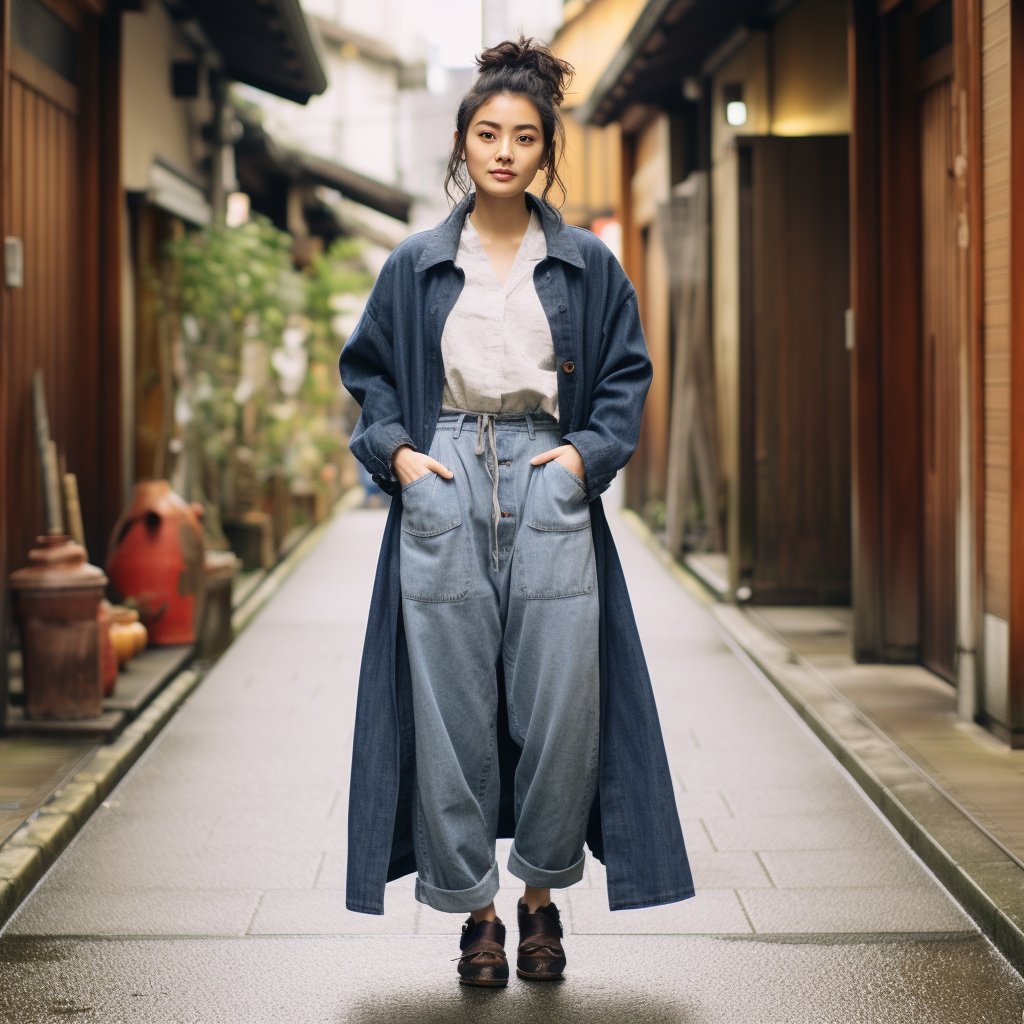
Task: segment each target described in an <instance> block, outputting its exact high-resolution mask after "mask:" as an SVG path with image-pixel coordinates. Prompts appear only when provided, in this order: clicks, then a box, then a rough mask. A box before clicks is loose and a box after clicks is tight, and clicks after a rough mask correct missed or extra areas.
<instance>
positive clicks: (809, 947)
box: [0, 511, 1024, 1024]
mask: <svg viewBox="0 0 1024 1024" xmlns="http://www.w3.org/2000/svg"><path fill="white" fill-rule="evenodd" d="M612 520H613V526H614V529H615V531H616V539H617V542H618V543H619V546H620V551H621V555H622V560H623V564H624V567H625V570H626V575H627V579H628V582H629V585H630V590H631V593H632V595H633V598H634V604H635V607H636V612H637V616H638V621H639V626H640V632H641V637H642V639H643V642H644V646H645V650H646V652H647V655H648V659H649V663H650V667H651V673H652V678H653V682H654V686H655V691H656V696H657V699H658V704H659V709H660V713H661V716H662V721H663V725H664V732H665V737H666V744H667V750H668V756H669V761H670V764H671V767H672V771H673V777H674V779H675V782H676V788H677V800H678V806H679V811H680V817H681V819H682V821H683V829H684V834H685V836H686V841H687V848H688V850H689V851H690V852H691V854H692V860H693V869H694V877H695V881H696V886H697V896H696V897H695V898H694V899H692V900H688V901H685V902H683V903H680V904H674V905H671V906H667V907H659V908H652V909H649V910H638V911H621V912H617V913H614V914H613V913H611V912H609V910H608V906H607V894H606V891H605V873H604V868H603V867H602V866H601V865H600V864H599V863H598V862H596V861H594V860H593V859H591V860H590V861H589V862H588V865H587V870H586V873H585V876H584V878H583V879H582V880H581V882H580V883H579V884H577V885H576V886H573V887H572V888H571V889H570V890H568V891H567V892H566V893H564V894H562V895H561V896H560V897H558V902H559V905H560V906H561V907H562V908H563V910H564V920H565V924H566V932H567V940H566V944H567V949H568V954H569V960H570V968H569V970H570V975H569V977H568V979H567V980H566V982H565V983H564V984H562V985H560V986H546V987H544V988H543V989H538V988H536V987H534V988H531V987H530V986H529V985H527V984H525V983H520V982H514V983H513V984H512V985H511V986H510V989H509V990H508V991H507V992H504V993H488V994H486V995H489V996H490V997H491V999H490V1000H488V999H486V998H485V999H483V1000H481V998H480V997H481V993H477V992H466V991H462V990H460V989H459V988H458V986H457V985H456V984H455V983H454V981H453V979H454V967H453V965H452V963H451V958H452V956H453V954H454V953H455V952H456V945H455V936H456V935H457V934H458V932H459V929H460V926H461V919H460V917H459V916H458V915H447V914H439V913H437V912H436V911H433V910H431V909H430V908H427V907H423V906H421V905H419V904H417V903H416V902H415V900H414V899H413V893H412V879H411V878H404V879H399V880H397V881H396V882H394V883H391V884H390V885H389V886H388V891H387V894H386V897H385V905H386V913H385V915H384V916H383V917H368V916H365V915H359V914H352V913H350V912H348V911H347V910H345V908H344V877H345V850H346V844H347V836H346V830H345V823H346V807H347V786H348V768H349V764H348V762H349V757H350V751H351V741H352V726H353V715H354V708H355V692H356V681H357V674H358V666H359V658H360V652H361V645H362V636H363V628H364V622H365V616H366V612H367V609H368V606H369V592H370V585H371V581H372V575H373V568H374V565H375V562H376V556H377V549H378V545H379V539H380V534H381V530H382V527H383V514H381V513H376V512H365V511H353V512H350V513H347V514H345V515H342V516H340V517H339V518H338V519H337V520H336V521H335V522H334V523H333V524H332V525H331V526H330V528H329V529H328V530H327V531H326V533H325V534H324V537H323V539H322V541H321V542H320V543H319V545H318V546H317V547H316V549H315V550H314V551H313V552H312V553H311V554H310V555H309V556H308V558H307V559H306V560H305V562H303V563H302V564H301V565H300V566H299V567H298V568H297V569H296V570H295V572H294V574H293V575H292V576H291V577H290V578H289V580H288V581H287V582H286V583H285V584H284V585H283V586H282V588H281V589H280V591H279V592H278V593H276V594H275V595H274V597H273V598H271V600H270V601H269V603H268V604H267V605H266V607H265V608H264V609H263V610H262V612H260V613H259V615H258V616H257V617H256V619H255V620H254V621H253V623H252V624H251V625H250V626H249V627H248V629H247V630H246V631H245V632H244V633H243V634H242V635H241V637H240V638H239V639H238V640H237V641H236V643H235V644H234V646H233V647H232V648H230V649H229V651H228V652H227V654H226V655H225V656H224V657H223V658H222V659H221V660H220V661H219V662H218V663H217V665H216V666H215V667H214V668H213V670H212V671H211V672H210V674H209V675H208V677H207V678H206V679H205V680H204V681H203V683H202V684H201V686H200V687H199V688H198V689H197V690H196V691H195V692H194V693H193V694H192V696H191V697H190V698H189V700H188V701H187V703H186V704H185V705H184V706H183V708H182V709H181V710H180V711H179V712H178V714H177V715H176V716H175V717H174V719H173V720H172V721H171V722H170V724H169V725H168V726H167V727H166V728H165V730H164V731H163V732H162V733H161V734H160V736H159V737H158V738H157V739H156V741H155V742H154V743H153V744H152V746H151V747H150V748H149V749H148V751H147V752H146V753H145V755H144V756H143V757H142V758H141V759H140V761H139V762H138V763H137V764H136V765H135V767H134V768H133V769H132V771H131V772H130V774H129V775H128V776H127V777H126V778H125V779H124V780H123V781H122V782H121V783H120V784H119V786H118V787H117V789H116V790H115V791H114V792H113V793H111V794H110V796H109V798H108V799H107V800H106V801H105V803H104V806H103V807H102V808H101V809H100V810H98V811H97V813H96V814H95V815H94V816H93V817H92V818H91V819H90V820H89V821H88V822H87V824H86V826H85V827H84V828H83V829H82V831H81V832H80V833H79V835H78V836H77V838H76V839H75V841H74V842H73V843H72V845H71V846H70V847H69V848H68V849H67V851H66V852H65V853H64V854H63V855H62V856H61V857H60V858H59V860H58V861H57V862H56V864H55V865H54V866H53V867H52V868H51V870H50V871H49V872H48V873H47V875H46V876H45V878H44V879H43V880H42V882H41V883H40V884H39V885H38V887H37V888H36V890H35V892H34V893H33V894H32V895H31V896H30V897H29V898H28V899H27V900H26V901H25V902H24V903H23V904H22V906H21V908H20V910H19V911H18V912H17V913H16V914H15V916H14V917H13V918H12V919H11V921H10V923H9V924H8V926H7V928H6V930H5V931H4V933H3V935H2V937H0V1019H2V1020H4V1021H8V1020H10V1021H11V1022H12V1024H20V1022H23V1021H24V1022H28V1021H32V1022H37V1021H48V1020H58V1019H60V1020H63V1019H66V1017H67V1016H68V1015H69V1014H73V1015H75V1016H76V1018H77V1019H81V1020H83V1021H89V1020H102V1021H112V1020H113V1021H125V1022H132V1021H146V1022H147V1024H148V1022H152V1024H159V1022H162V1021H172V1020H173V1021H211V1022H213V1021H243V1020H244V1021H254V1022H255V1021H263V1020H268V1021H270V1020H273V1021H296V1022H302V1024H307V1022H312V1021H355V1022H365V1024H370V1022H376V1021H388V1022H398V1024H403V1022H406V1021H408V1022H413V1021H416V1022H428V1024H429V1022H433V1021H438V1022H440V1021H461V1020H467V1021H468V1020H479V1019H481V1013H482V1012H483V1017H484V1019H486V1020H488V1021H496V1022H500V1021H505V1020H517V1021H518V1020H521V1019H534V1020H537V1021H541V1022H543V1021H554V1020H558V1021H562V1022H569V1024H576V1022H583V1021H588V1022H591V1021H593V1022H597V1021H614V1022H618V1021H623V1020H627V1019H628V1020H630V1021H631V1022H635V1024H648V1022H651V1024H653V1022H659V1024H660V1022H663V1021H664V1022H669V1021H672V1022H675V1021H678V1022H704V1021H709V1022H710V1021H737V1022H739V1021H742V1022H757V1021H766V1022H767V1021H773V1022H774V1021H778V1022H786V1024H791V1022H792V1024H799V1022H803V1021H815V1022H822V1021H824V1022H830V1021H837V1022H839V1021H870V1022H876V1021H877V1022H887V1021H907V1022H910V1021H913V1022H917V1021H935V1022H936V1024H938V1022H942V1024H946V1022H954V1021H965V1022H968V1021H969V1022H971V1024H974V1022H976V1021H979V1022H980V1021H994V1022H998V1024H1010V1022H1011V1021H1012V1022H1013V1024H1018V1022H1019V1021H1020V1019H1021V1013H1022V1010H1024V982H1022V980H1021V978H1020V977H1019V976H1018V975H1016V974H1015V973H1014V972H1013V971H1012V970H1011V969H1010V968H1009V967H1008V966H1007V964H1006V962H1005V961H1004V960H1003V959H1002V958H1001V957H1000V956H999V954H998V953H996V952H995V950H994V949H993V947H992V946H991V945H990V944H989V943H988V942H987V940H985V939H984V938H983V937H982V936H981V935H980V934H979V933H978V931H977V929H976V927H975V925H974V924H973V922H971V921H970V919H969V918H968V917H967V916H966V915H965V914H964V913H963V912H962V911H961V910H960V908H959V906H958V905H957V904H956V903H955V902H954V901H953V900H952V899H951V898H950V897H949V896H948V894H947V893H946V892H945V890H944V889H943V888H942V887H941V886H940V885H939V884H938V883H937V882H936V881H935V879H934V877H933V876H932V875H931V874H930V873H929V872H928V871H927V870H926V869H925V868H924V867H923V866H922V865H921V863H920V861H919V860H918V859H917V858H916V856H915V855H914V854H913V853H912V852H911V851H910V849H909V848H908V847H907V846H906V844H905V843H904V842H903V841H902V840H901V839H900V838H899V836H898V835H897V834H896V833H895V832H894V830H893V829H892V828H891V827H890V826H889V824H888V823H887V822H886V821H885V820H884V819H883V818H882V817H881V816H880V814H879V813H878V812H877V810H876V809H875V808H874V807H873V805H871V804H870V803H869V801H868V800H867V799H866V798H865V797H864V795H863V794H862V792H861V791H860V789H859V788H858V787H857V786H856V785H855V784H854V783H853V781H852V780H851V779H850V778H849V776H848V775H847V774H846V773H845V772H844V771H843V769H842V768H841V767H840V766H839V764H838V763H837V762H836V761H835V760H834V759H833V758H832V757H831V755H830V754H829V753H828V752H827V751H826V750H825V749H824V748H823V747H822V745H821V744H820V743H819V742H818V741H817V740H816V739H815V738H814V736H813V735H812V734H811V733H810V731H809V730H808V729H807V728H806V726H805V725H804V724H803V723H802V722H801V721H800V720H799V719H798V717H797V716H796V715H795V713H794V712H793V711H792V710H791V709H790V708H789V706H788V705H786V704H785V702H784V701H783V700H782V699H781V698H780V697H779V695H778V694H777V692H776V691H775V690H774V689H773V688H772V687H770V686H769V685H768V684H767V683H766V682H765V681H764V680H763V679H762V678H760V677H759V676H758V675H756V674H755V673H754V672H753V671H751V669H750V668H749V667H748V665H747V664H745V663H744V662H743V661H741V660H740V659H739V658H738V657H737V656H736V654H735V653H734V652H733V651H732V650H731V649H730V648H729V647H728V646H727V645H726V643H725V642H724V641H723V640H722V638H721V636H720V635H719V633H718V632H716V629H715V626H714V623H713V620H712V619H711V617H710V615H709V614H708V612H707V611H706V609H704V608H703V607H702V606H701V605H700V604H699V603H698V602H696V601H695V600H694V599H693V598H692V597H691V596H690V595H689V594H688V593H687V592H686V591H685V590H684V589H682V588H681V587H680V586H679V584H678V583H677V581H676V580H675V579H674V578H673V576H672V575H671V574H670V573H669V572H667V571H666V570H665V568H664V567H663V566H662V565H661V564H659V563H658V561H657V560H656V559H655V558H654V557H653V556H652V554H651V553H650V552H649V551H648V550H647V549H646V548H645V547H644V545H643V544H642V542H641V541H640V540H639V539H638V538H637V537H636V536H634V535H633V534H632V533H631V532H630V531H629V530H628V529H624V528H623V526H622V523H621V521H620V520H619V519H618V517H617V516H614V515H613V516H612ZM638 798H640V799H642V794H638ZM507 849H508V843H507V841H503V842H502V843H500V844H499V851H498V860H499V864H500V865H502V867H503V866H504V859H505V857H506V856H507ZM514 882H515V880H514V879H512V878H510V877H508V876H507V875H506V876H505V877H504V879H503V883H504V884H503V886H502V889H501V891H500V892H499V895H498V900H497V902H498V909H499V913H500V914H501V915H502V916H503V917H504V918H505V919H506V920H509V921H512V920H514V915H515V901H516V897H517V890H516V888H515V885H514V884H513V883H514ZM512 931H513V932H514V929H513V930H512ZM513 937H514V936H510V942H511V940H512V938H513ZM101 940H102V941H101ZM495 996H496V998H494V997H495Z"/></svg>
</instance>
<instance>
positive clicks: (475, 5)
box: [368, 0, 481, 68]
mask: <svg viewBox="0 0 1024 1024" xmlns="http://www.w3.org/2000/svg"><path fill="white" fill-rule="evenodd" d="M368 2H371V3H372V2H373V0H368ZM402 6H403V8H404V11H403V20H404V21H405V26H404V28H405V30H406V31H407V32H408V33H409V34H410V35H420V36H422V37H423V39H424V40H425V41H426V43H427V45H428V47H430V48H431V49H432V50H435V48H436V50H435V52H436V58H435V60H436V62H437V63H439V64H441V65H442V66H443V67H446V68H466V67H470V66H471V65H472V63H473V58H474V56H476V54H478V53H479V52H480V40H481V21H480V18H481V15H480V0H403V3H402Z"/></svg>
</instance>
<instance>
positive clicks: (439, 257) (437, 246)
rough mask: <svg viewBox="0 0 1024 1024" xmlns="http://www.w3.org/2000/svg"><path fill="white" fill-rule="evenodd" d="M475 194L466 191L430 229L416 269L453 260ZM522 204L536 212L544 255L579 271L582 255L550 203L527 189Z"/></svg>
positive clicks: (583, 264) (582, 265) (474, 199)
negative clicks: (542, 234) (464, 196)
mask: <svg viewBox="0 0 1024 1024" xmlns="http://www.w3.org/2000/svg"><path fill="white" fill-rule="evenodd" d="M475 201H476V195H475V193H473V192H470V193H469V195H467V196H466V198H465V199H463V200H462V202H461V203H459V205H458V206H456V207H455V209H454V210H452V212H451V213H450V214H448V216H447V217H445V219H444V220H443V221H441V223H440V224H438V225H437V227H436V228H434V230H433V231H431V232H430V238H429V239H428V240H427V244H426V247H425V248H424V250H423V255H422V256H420V259H419V262H418V263H417V264H416V269H417V270H428V269H429V268H430V267H433V266H435V265H436V264H438V263H445V262H447V261H451V262H452V263H454V262H455V257H456V256H457V255H458V252H459V239H460V238H461V237H462V227H463V224H464V223H465V221H466V217H468V216H469V214H470V211H471V210H472V209H473V203H474V202H475ZM526 204H527V206H529V207H530V208H531V209H533V210H536V211H537V213H538V214H540V222H541V226H542V227H543V228H544V239H545V241H546V242H547V247H548V256H552V257H554V258H555V259H558V260H562V262H563V263H571V264H572V265H573V266H574V267H579V268H580V269H581V270H582V269H584V268H585V267H586V263H584V262H583V256H582V255H581V254H580V250H579V248H578V247H577V245H576V243H575V242H574V241H573V238H572V235H571V234H570V233H569V232H568V231H566V230H565V225H564V224H563V223H562V219H561V217H559V216H558V214H557V213H556V212H555V209H554V207H552V206H551V204H550V203H547V202H544V201H543V200H541V199H538V198H537V197H536V196H535V195H533V194H532V193H530V192H527V193H526Z"/></svg>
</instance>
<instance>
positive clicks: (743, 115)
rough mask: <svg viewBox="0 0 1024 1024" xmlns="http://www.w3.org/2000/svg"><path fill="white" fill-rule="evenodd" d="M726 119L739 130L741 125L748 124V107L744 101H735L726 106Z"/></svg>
mask: <svg viewBox="0 0 1024 1024" xmlns="http://www.w3.org/2000/svg"><path fill="white" fill-rule="evenodd" d="M725 119H726V121H728V122H729V124H731V125H732V126H733V128H738V127H739V126H740V125H741V124H746V123H747V105H746V103H744V102H743V100H733V101H732V103H726V105H725Z"/></svg>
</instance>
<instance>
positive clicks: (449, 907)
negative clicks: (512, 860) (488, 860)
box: [416, 864, 498, 914]
mask: <svg viewBox="0 0 1024 1024" xmlns="http://www.w3.org/2000/svg"><path fill="white" fill-rule="evenodd" d="M497 894H498V865H497V864H492V865H491V868H490V870H489V871H488V872H487V874H486V875H484V877H483V878H482V879H480V881H479V882H477V883H476V885H474V886H472V887H471V888H469V889H438V888H437V887H436V886H434V885H430V884H429V883H427V882H424V881H423V879H422V878H417V879H416V899H418V900H419V901H420V903H426V905H427V906H428V907H433V908H434V909H435V910H440V911H441V912H442V913H443V914H471V913H472V912H473V911H474V910H482V909H483V908H484V907H486V906H487V905H488V904H490V903H492V902H493V901H494V897H495V896H496V895H497Z"/></svg>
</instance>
